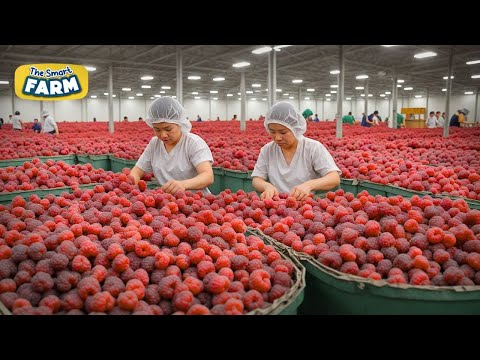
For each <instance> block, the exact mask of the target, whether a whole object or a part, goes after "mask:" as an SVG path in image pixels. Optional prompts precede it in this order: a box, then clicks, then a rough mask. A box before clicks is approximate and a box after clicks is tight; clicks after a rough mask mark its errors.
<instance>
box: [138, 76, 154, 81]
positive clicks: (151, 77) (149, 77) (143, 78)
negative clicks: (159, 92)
mask: <svg viewBox="0 0 480 360" xmlns="http://www.w3.org/2000/svg"><path fill="white" fill-rule="evenodd" d="M140 79H141V80H153V76H150V75H146V76H142V77H141V78H140Z"/></svg>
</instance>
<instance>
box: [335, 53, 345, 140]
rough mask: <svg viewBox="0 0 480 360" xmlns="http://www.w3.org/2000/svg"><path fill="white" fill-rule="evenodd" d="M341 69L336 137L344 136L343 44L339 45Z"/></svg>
mask: <svg viewBox="0 0 480 360" xmlns="http://www.w3.org/2000/svg"><path fill="white" fill-rule="evenodd" d="M339 47H340V48H339V69H340V73H339V74H338V75H337V76H338V88H337V131H336V138H337V139H341V138H342V137H343V123H342V114H343V85H344V81H345V62H344V53H343V45H339Z"/></svg>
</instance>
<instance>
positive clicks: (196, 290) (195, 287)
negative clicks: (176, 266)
mask: <svg viewBox="0 0 480 360" xmlns="http://www.w3.org/2000/svg"><path fill="white" fill-rule="evenodd" d="M183 283H184V284H185V285H187V287H188V290H190V291H191V292H192V293H193V295H195V296H197V295H198V294H200V293H201V292H202V291H203V286H204V285H203V282H202V281H201V280H199V279H196V278H194V277H192V276H188V277H187V278H186V279H185V280H184V281H183Z"/></svg>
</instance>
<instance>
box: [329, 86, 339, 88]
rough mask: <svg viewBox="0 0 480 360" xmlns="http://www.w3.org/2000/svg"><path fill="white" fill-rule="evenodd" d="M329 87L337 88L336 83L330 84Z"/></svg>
mask: <svg viewBox="0 0 480 360" xmlns="http://www.w3.org/2000/svg"><path fill="white" fill-rule="evenodd" d="M330 87H331V88H338V85H330Z"/></svg>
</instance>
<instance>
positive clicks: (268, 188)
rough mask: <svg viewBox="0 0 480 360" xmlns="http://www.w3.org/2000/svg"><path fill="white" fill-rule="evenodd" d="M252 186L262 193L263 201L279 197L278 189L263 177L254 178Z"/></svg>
mask: <svg viewBox="0 0 480 360" xmlns="http://www.w3.org/2000/svg"><path fill="white" fill-rule="evenodd" d="M252 185H253V188H254V189H255V190H257V191H258V192H259V193H261V195H260V198H261V199H271V198H273V196H274V195H278V189H277V188H276V187H275V186H273V185H272V184H270V183H269V182H268V181H266V180H264V179H262V178H261V177H258V176H254V177H253V180H252Z"/></svg>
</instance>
